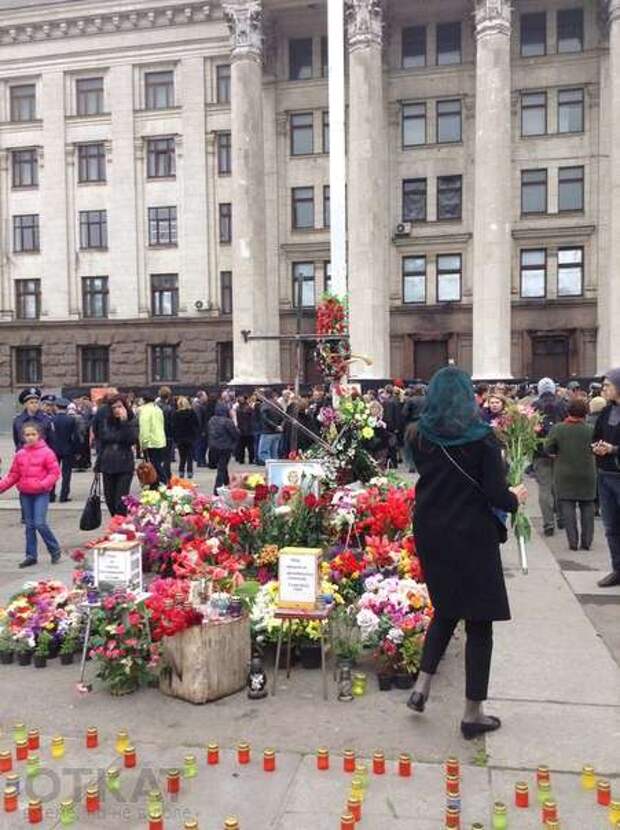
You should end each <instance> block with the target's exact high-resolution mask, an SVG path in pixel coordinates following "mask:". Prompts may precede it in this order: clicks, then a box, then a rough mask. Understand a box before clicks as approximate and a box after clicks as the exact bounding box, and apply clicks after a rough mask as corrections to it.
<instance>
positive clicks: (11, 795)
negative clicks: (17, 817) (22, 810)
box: [4, 787, 19, 813]
mask: <svg viewBox="0 0 620 830" xmlns="http://www.w3.org/2000/svg"><path fill="white" fill-rule="evenodd" d="M18 798H19V796H18V793H17V790H16V789H15V787H5V788H4V812H5V813H15V812H17V802H18Z"/></svg>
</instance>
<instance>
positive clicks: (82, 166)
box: [77, 141, 107, 184]
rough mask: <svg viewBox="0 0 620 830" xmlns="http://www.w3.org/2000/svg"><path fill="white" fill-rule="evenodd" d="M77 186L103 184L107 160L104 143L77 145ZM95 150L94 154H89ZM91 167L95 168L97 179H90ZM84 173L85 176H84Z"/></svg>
mask: <svg viewBox="0 0 620 830" xmlns="http://www.w3.org/2000/svg"><path fill="white" fill-rule="evenodd" d="M77 148H78V184H94V183H95V182H105V181H106V176H107V169H106V167H107V159H106V151H105V142H103V141H87V142H84V143H83V144H78V145H77ZM93 149H95V152H94V153H93V152H91V151H92V150H93ZM91 165H94V166H95V167H96V173H97V178H90V172H91ZM84 173H85V174H86V175H84Z"/></svg>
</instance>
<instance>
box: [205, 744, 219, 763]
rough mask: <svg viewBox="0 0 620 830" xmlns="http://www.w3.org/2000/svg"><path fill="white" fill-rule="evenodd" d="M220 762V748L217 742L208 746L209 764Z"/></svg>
mask: <svg viewBox="0 0 620 830" xmlns="http://www.w3.org/2000/svg"><path fill="white" fill-rule="evenodd" d="M219 762H220V748H219V746H218V745H217V744H209V745H208V746H207V764H209V765H210V766H214V765H215V764H219Z"/></svg>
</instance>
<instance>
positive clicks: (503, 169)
mask: <svg viewBox="0 0 620 830" xmlns="http://www.w3.org/2000/svg"><path fill="white" fill-rule="evenodd" d="M510 14H511V7H510V3H509V2H507V0H476V43H477V55H476V145H475V173H474V176H475V194H474V261H473V376H474V378H477V379H480V380H484V379H487V380H493V379H495V378H508V377H510V376H511V371H510V344H511V328H510V319H511V315H510V311H511V309H510V298H511V283H512V280H511V261H512V237H511V216H512V195H511V192H512V188H511V177H512V164H511V109H510V29H511V26H510Z"/></svg>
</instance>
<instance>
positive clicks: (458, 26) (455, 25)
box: [435, 20, 463, 66]
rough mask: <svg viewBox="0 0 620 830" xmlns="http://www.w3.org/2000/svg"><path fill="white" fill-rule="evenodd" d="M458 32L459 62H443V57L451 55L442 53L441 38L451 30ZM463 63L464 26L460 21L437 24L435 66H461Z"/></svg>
mask: <svg viewBox="0 0 620 830" xmlns="http://www.w3.org/2000/svg"><path fill="white" fill-rule="evenodd" d="M450 28H452V29H454V31H458V35H459V36H458V60H445V59H444V60H442V59H441V55H442V54H443V55H445V54H451V53H450V52H448V53H446V52H441V51H440V45H439V41H440V37H441V35H442V33H443V34H444V36H445V33H446V32H447V31H448V30H449V29H450ZM462 63H463V25H462V22H461V21H460V20H455V21H446V22H441V23H437V25H436V28H435V65H436V66H460V65H461V64H462Z"/></svg>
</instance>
